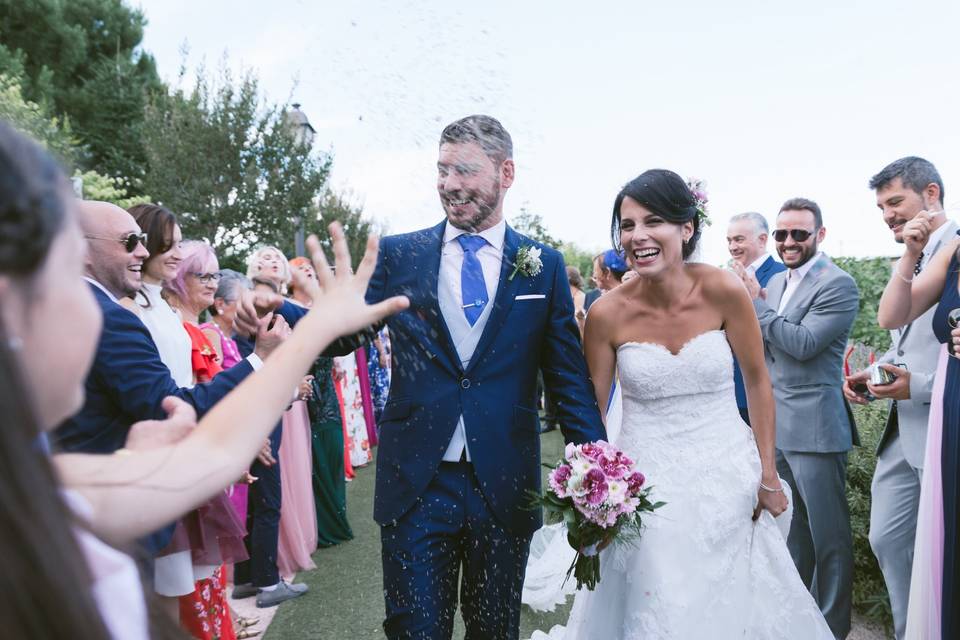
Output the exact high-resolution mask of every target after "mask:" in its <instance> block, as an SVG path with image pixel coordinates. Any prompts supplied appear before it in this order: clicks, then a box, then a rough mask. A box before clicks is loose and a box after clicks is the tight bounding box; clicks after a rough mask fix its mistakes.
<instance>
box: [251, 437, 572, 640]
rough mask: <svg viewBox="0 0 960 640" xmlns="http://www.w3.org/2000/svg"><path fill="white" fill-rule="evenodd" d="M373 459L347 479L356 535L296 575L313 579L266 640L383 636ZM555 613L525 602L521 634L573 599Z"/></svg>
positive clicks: (546, 442) (553, 443)
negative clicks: (537, 610) (540, 610)
mask: <svg viewBox="0 0 960 640" xmlns="http://www.w3.org/2000/svg"><path fill="white" fill-rule="evenodd" d="M542 442H543V459H544V460H545V461H549V462H553V461H555V460H557V459H559V457H560V452H561V450H562V448H563V440H562V438H561V437H560V433H559V432H556V431H554V432H551V433H548V434H545V435H544V436H543V439H542ZM374 476H375V471H374V467H373V465H370V466H368V467H365V468H363V469H357V477H356V479H355V480H354V481H353V482H350V483H348V485H347V511H348V514H349V517H350V526H351V527H353V533H354V535H355V536H356V537H355V538H354V539H353V540H352V541H350V542H348V543H346V544H342V545H339V546H337V547H333V548H331V549H321V550H319V551H317V552H316V553H315V554H314V556H313V559H314V562H316V564H317V569H316V570H314V571H310V572H307V573H301V574H300V575H298V576H297V582H305V583H307V584H309V585H310V592H309V593H307V594H306V595H305V596H303V597H301V598H297V599H296V600H291V601H290V602H287V603H284V604H283V605H281V606H280V610H279V611H278V612H277V615H276V617H275V618H274V619H273V622H272V623H271V625H270V628H269V629H268V630H267V633H266V634H265V636H264V638H265V640H306V639H308V638H309V639H310V640H346V639H350V640H362V639H367V638H378V639H379V638H384V637H385V636H384V634H383V628H382V627H381V623H382V622H383V589H382V581H381V573H380V532H379V527H378V526H377V525H376V523H374V521H373V487H374ZM572 602H573V599H572V598H570V602H569V603H568V605H567V606H564V607H558V608H557V610H556V611H554V612H553V613H546V614H537V613H535V612H533V611H531V610H530V609H529V608H527V607H524V608H523V613H522V616H521V623H520V637H521V638H529V637H530V634H531V633H533V631H534V630H535V629H543V630H549V629H550V627H552V626H553V625H555V624H563V623H564V622H565V621H566V619H567V614H568V613H569V607H570V604H571V603H572ZM463 633H464V632H463V621H462V620H461V619H460V617H459V615H458V616H457V624H456V629H455V631H454V638H463Z"/></svg>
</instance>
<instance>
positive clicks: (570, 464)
mask: <svg viewBox="0 0 960 640" xmlns="http://www.w3.org/2000/svg"><path fill="white" fill-rule="evenodd" d="M545 466H547V467H548V468H550V469H552V471H551V472H550V475H549V479H548V483H549V485H550V486H549V488H548V489H547V490H546V491H545V492H544V494H543V495H542V496H536V497H535V499H534V501H533V507H534V508H543V510H544V511H545V515H546V518H547V520H548V521H549V522H563V523H565V524H566V526H567V542H569V543H570V546H571V547H573V548H574V549H576V551H577V555H576V557H575V558H574V561H573V564H571V565H570V569H569V570H567V578H568V579H569V577H570V574H571V573H573V575H574V576H575V577H576V578H577V589H580V588H582V587H583V586H584V585H586V587H587V589H590V590H591V591H592V590H593V589H594V587H596V586H597V582H599V581H600V558H599V555H598V549H597V547H598V546H600V545H603V546H606V545H608V544H610V543H611V542H624V541H630V540H634V539H636V538H637V537H639V536H640V534H641V532H642V527H643V524H642V522H641V515H642V514H643V513H648V512H651V511H653V510H654V509H658V508H660V507H662V506H663V505H664V504H666V503H664V502H656V503H654V502H651V500H650V497H649V494H650V488H649V487H644V483H645V482H646V479H645V478H644V477H643V474H642V473H640V472H639V471H637V470H636V469H635V468H634V463H633V460H631V459H630V458H628V457H627V456H626V455H625V454H624V453H623V451H620V450H619V449H617V448H616V447H614V446H613V445H611V444H609V443H607V442H604V441H603V440H598V441H597V442H590V443H587V444H581V445H574V444H568V445H567V447H566V449H565V450H564V452H563V459H562V460H560V462H558V463H557V464H556V466H551V465H545ZM601 548H602V547H601Z"/></svg>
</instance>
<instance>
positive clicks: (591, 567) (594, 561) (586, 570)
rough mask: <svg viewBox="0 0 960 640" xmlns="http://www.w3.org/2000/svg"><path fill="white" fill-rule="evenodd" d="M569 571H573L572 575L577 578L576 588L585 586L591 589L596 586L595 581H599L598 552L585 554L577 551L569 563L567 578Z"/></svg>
mask: <svg viewBox="0 0 960 640" xmlns="http://www.w3.org/2000/svg"><path fill="white" fill-rule="evenodd" d="M571 572H572V573H573V577H574V578H576V579H577V589H578V590H579V589H582V588H583V587H586V588H587V589H588V590H590V591H593V590H594V589H595V588H596V587H597V583H598V582H600V556H599V554H597V555H592V556H586V555H584V554H582V553H580V552H579V551H578V552H577V556H576V558H574V560H573V564H572V565H570V569H569V570H568V571H567V578H569V577H570V573H571Z"/></svg>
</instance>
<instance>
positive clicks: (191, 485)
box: [54, 224, 408, 543]
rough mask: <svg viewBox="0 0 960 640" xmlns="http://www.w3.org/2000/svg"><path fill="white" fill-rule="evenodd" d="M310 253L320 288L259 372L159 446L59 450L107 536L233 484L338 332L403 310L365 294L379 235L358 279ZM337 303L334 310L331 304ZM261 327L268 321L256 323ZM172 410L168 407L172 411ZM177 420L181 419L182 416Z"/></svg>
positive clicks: (71, 481)
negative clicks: (372, 301) (105, 451)
mask: <svg viewBox="0 0 960 640" xmlns="http://www.w3.org/2000/svg"><path fill="white" fill-rule="evenodd" d="M331 233H332V235H333V237H334V252H335V254H336V263H337V265H338V266H339V265H348V264H349V260H350V257H349V252H348V250H347V245H346V240H345V239H344V236H343V231H342V229H341V228H340V226H339V225H338V224H334V225H331ZM310 249H311V254H312V258H313V261H314V265H315V268H316V271H317V274H318V277H319V281H320V286H321V287H322V291H321V290H320V289H319V288H315V289H314V290H313V292H312V293H313V299H314V304H313V309H312V310H311V311H310V312H309V313H307V314H306V315H305V316H304V317H303V318H301V320H300V322H299V323H298V324H297V327H296V328H295V329H294V331H293V333H292V334H291V335H290V337H289V338H288V339H287V340H286V341H285V342H284V343H283V344H282V345H280V346H279V347H278V348H277V349H276V350H275V351H274V352H273V354H272V355H271V357H270V358H269V359H268V360H267V361H266V362H265V363H264V365H263V368H262V370H261V371H259V372H258V373H257V374H255V375H252V376H250V377H248V378H247V379H246V380H244V381H243V383H241V384H240V385H239V386H238V387H237V389H236V390H234V391H233V392H232V393H230V394H229V395H228V396H227V397H226V398H224V399H223V400H222V401H221V402H219V403H218V404H217V405H216V406H214V407H213V409H212V410H211V411H210V412H209V413H208V414H207V415H206V417H204V419H203V420H201V421H200V423H199V424H198V425H197V428H196V429H194V430H193V431H192V432H190V434H189V435H187V436H186V437H185V438H184V439H183V440H181V441H179V442H177V443H176V444H172V445H166V446H161V447H159V448H155V449H150V450H145V451H135V452H129V453H127V452H124V453H120V454H113V455H107V456H96V455H86V454H61V455H58V456H55V458H54V460H55V464H56V467H57V470H58V472H59V474H60V476H61V478H62V480H63V483H64V485H65V486H66V487H68V488H70V489H74V490H76V491H79V492H80V493H81V494H82V495H83V496H84V497H85V498H86V499H87V500H88V501H89V502H90V503H91V505H92V506H93V514H94V515H93V517H92V518H91V527H92V528H93V530H94V531H95V532H96V533H97V534H98V535H100V536H101V537H103V538H104V539H106V540H109V541H111V542H115V543H125V542H129V541H131V540H134V539H136V538H137V537H139V536H141V535H143V534H145V533H148V532H150V531H153V530H155V529H157V528H158V527H160V526H163V525H165V524H166V523H168V522H170V521H172V520H175V519H176V518H177V517H179V516H180V515H181V514H183V513H185V512H187V511H189V510H190V509H192V508H194V507H196V506H197V505H199V504H202V503H203V502H204V501H206V500H208V499H209V498H210V497H211V496H213V495H214V494H216V493H217V492H218V491H221V490H223V488H225V487H226V486H228V485H229V484H230V483H232V482H234V481H235V480H236V479H237V478H238V477H240V474H241V473H242V472H243V471H244V469H246V468H247V466H248V465H249V462H250V460H252V459H253V458H254V457H255V456H256V454H257V452H258V451H259V450H260V447H261V445H262V444H263V440H264V438H266V437H267V435H268V434H269V433H270V431H271V430H272V429H273V428H274V426H275V425H276V421H277V419H278V418H279V416H280V415H281V413H282V412H283V410H284V409H285V408H286V406H287V404H288V403H289V401H290V389H293V388H295V387H296V386H297V383H298V382H299V381H300V379H301V378H302V377H303V376H304V374H305V373H306V372H307V371H308V370H309V368H310V366H311V365H312V364H313V361H314V359H315V358H316V357H317V355H318V354H319V353H320V352H321V351H322V350H323V349H324V348H325V347H326V346H327V345H328V344H330V342H331V341H332V340H333V339H335V338H336V337H338V336H340V335H344V334H351V333H354V332H356V331H358V330H360V329H362V328H363V327H367V326H370V325H371V324H374V323H375V322H377V321H379V320H381V319H383V318H385V317H387V316H389V315H392V314H394V313H397V312H398V311H400V310H402V309H404V308H406V306H407V304H408V301H407V300H406V298H403V297H397V298H391V299H389V300H385V301H383V302H380V303H378V304H376V305H368V304H367V303H366V302H365V300H364V294H365V292H366V287H367V282H368V280H369V279H370V275H371V273H372V272H373V267H374V262H375V259H376V250H377V240H376V238H373V237H372V238H371V239H370V241H369V243H368V245H367V252H366V255H365V256H364V259H363V262H362V263H361V265H360V267H359V268H358V270H357V275H356V276H354V275H351V274H350V271H349V269H347V268H341V269H338V270H337V274H336V275H334V274H333V273H332V272H331V270H330V268H329V266H328V265H327V262H326V259H325V258H324V256H323V252H322V251H321V250H320V246H319V243H318V242H317V240H316V238H311V240H310ZM332 309H335V310H336V313H331V312H330V310H332ZM261 322H262V323H265V322H266V319H263V320H261ZM169 406H171V405H169V404H168V407H169ZM177 419H178V420H179V421H181V422H182V420H183V416H182V415H178V416H177Z"/></svg>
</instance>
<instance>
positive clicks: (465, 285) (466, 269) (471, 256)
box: [457, 234, 487, 327]
mask: <svg viewBox="0 0 960 640" xmlns="http://www.w3.org/2000/svg"><path fill="white" fill-rule="evenodd" d="M457 242H459V243H460V246H461V247H463V266H462V267H461V268H460V291H461V293H462V296H461V297H462V299H463V315H465V316H467V322H469V323H470V326H471V327H472V326H473V325H475V324H476V323H477V320H478V319H479V318H480V314H481V313H483V308H484V307H485V306H486V305H487V284H486V281H485V280H484V279H483V268H482V267H481V266H480V260H479V259H478V258H477V251H479V250H480V249H481V247H483V245H485V244H487V241H486V240H484V239H483V238H482V237H480V236H468V235H467V234H463V235H461V236H457Z"/></svg>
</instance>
